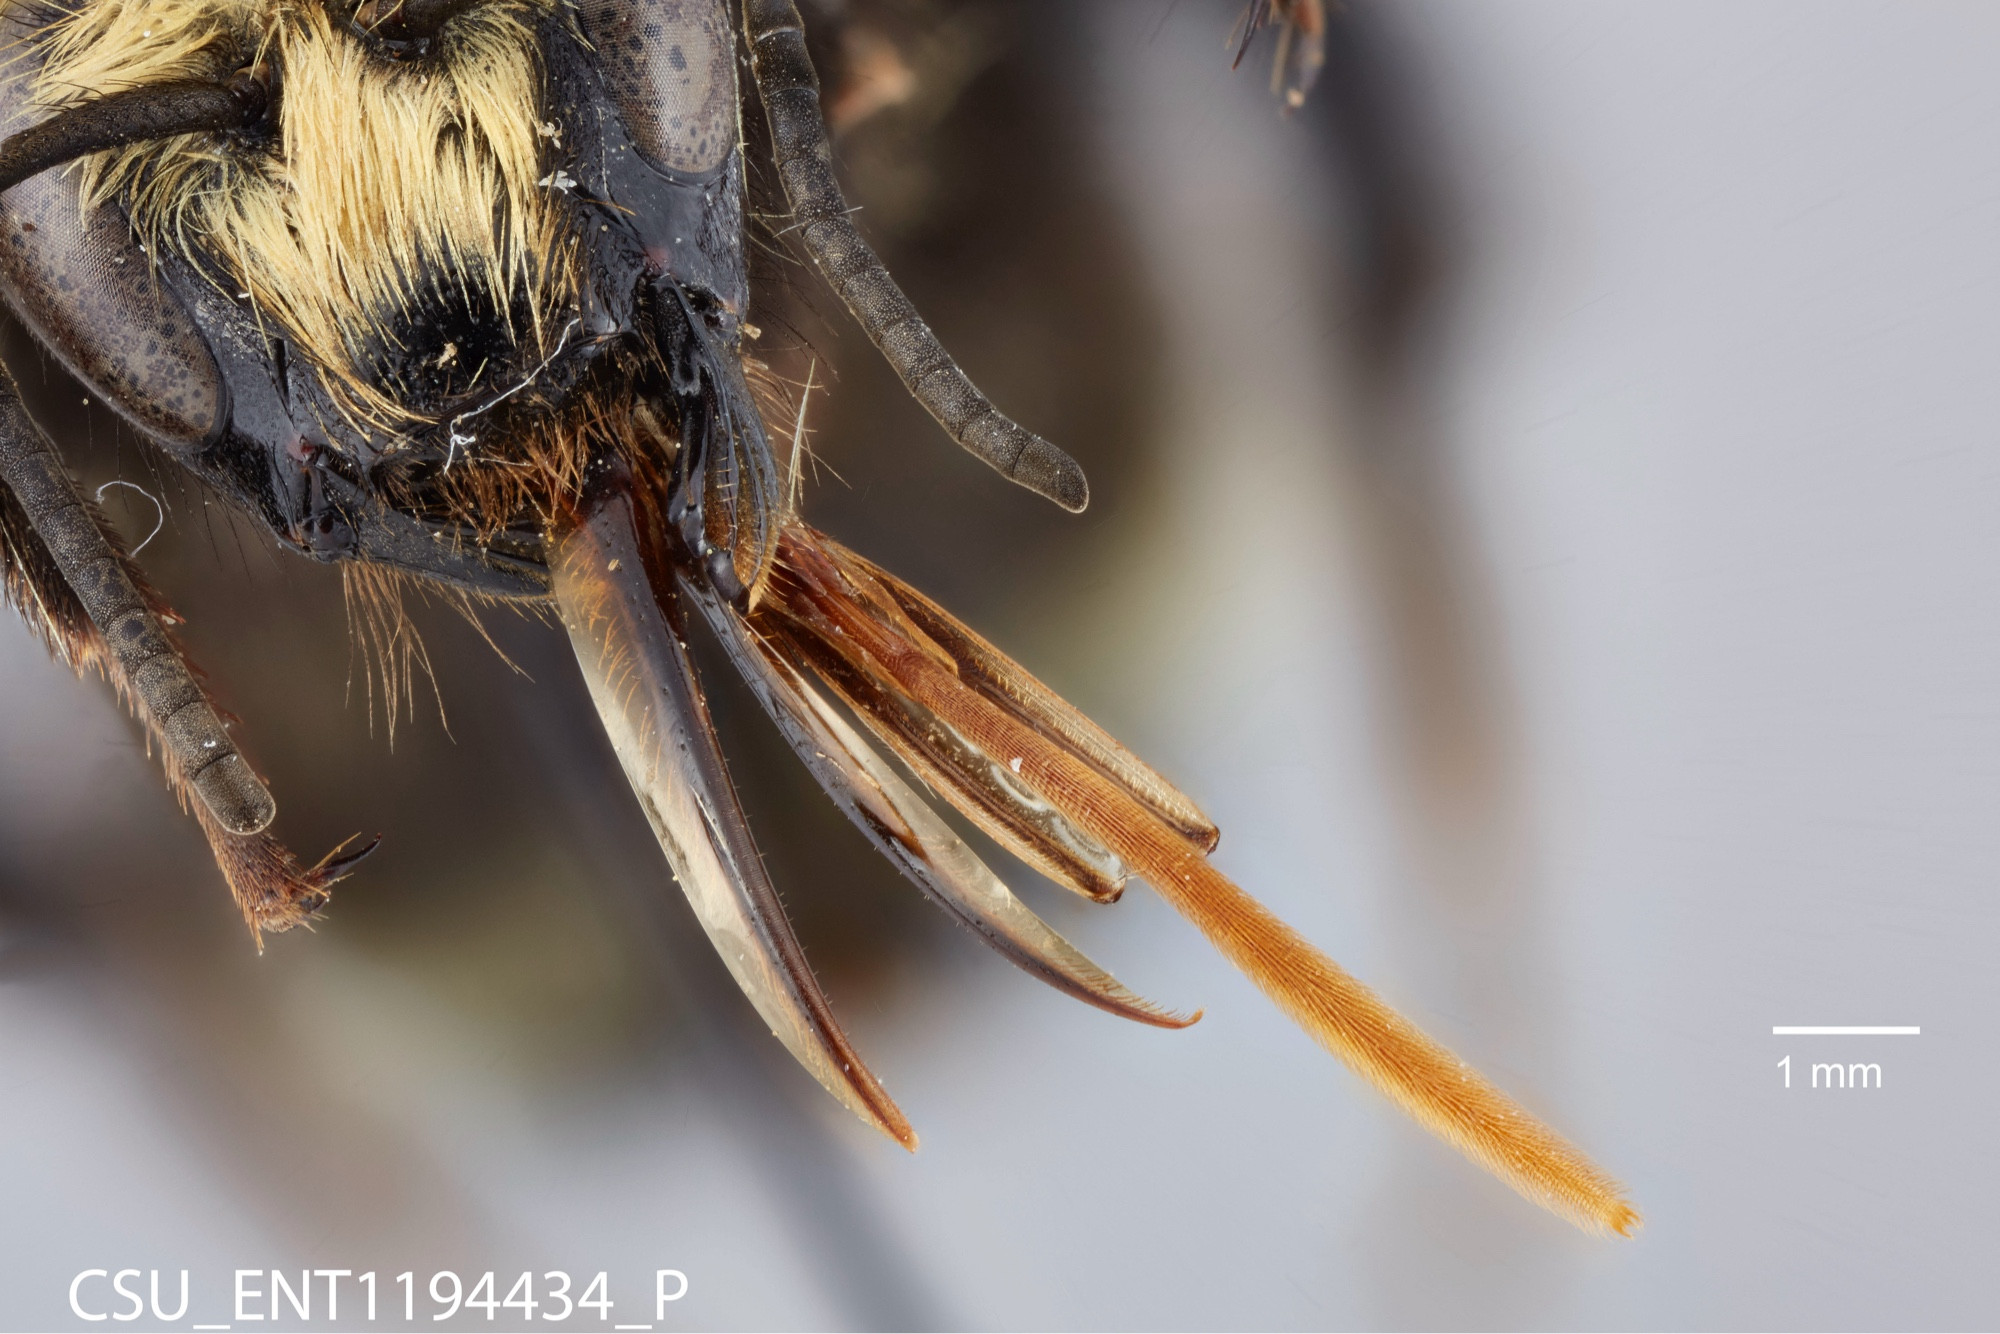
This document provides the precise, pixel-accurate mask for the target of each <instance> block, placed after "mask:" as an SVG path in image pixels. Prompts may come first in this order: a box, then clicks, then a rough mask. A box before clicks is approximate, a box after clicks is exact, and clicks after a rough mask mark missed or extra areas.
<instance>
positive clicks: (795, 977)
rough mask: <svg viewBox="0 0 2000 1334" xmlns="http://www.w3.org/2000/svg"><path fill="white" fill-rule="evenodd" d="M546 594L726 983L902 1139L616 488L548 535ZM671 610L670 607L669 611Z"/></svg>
mask: <svg viewBox="0 0 2000 1334" xmlns="http://www.w3.org/2000/svg"><path fill="white" fill-rule="evenodd" d="M553 554H554V559H553V560H552V561H551V562H550V564H551V565H552V567H553V568H554V571H555V594H556V602H557V605H558V606H559V607H560V608H561V612H562V619H563V625H564V626H565V627H566V628H567V629H568V631H569V635H570V643H571V644H572V646H573V647H574V648H575V650H576V658H577V662H578V664H579V665H580V666H581V667H582V669H583V674H584V679H585V680H586V681H587V682H588V683H589V686H590V695H591V699H592V700H593V701H595V703H596V705H597V712H598V716H599V717H600V718H601V719H602V720H603V722H604V728H605V731H606V732H607V733H608V734H609V735H610V738H611V744H612V746H613V748H614V749H615V750H616V751H617V752H618V759H619V762H620V763H621V764H622V765H623V766H624V768H625V776H626V777H627V778H628V779H629V780H630V781H631V784H632V790H633V791H634V792H635V793H636V794H637V795H638V797H639V802H640V805H642V806H643V807H644V808H645V811H646V818H647V819H648V820H650V821H651V822H652V825H653V831H654V833H656V834H657V835H658V836H659V840H660V847H661V848H662V850H664V851H665V853H666V855H667V861H668V863H669V864H670V865H671V866H672V867H673V871H674V877H675V879H677V880H678V881H679V882H680V886H681V889H682V891H683V892H684V893H685V894H686V895H687V897H688V902H689V904H691V905H692V906H693V908H694V910H695V915H696V916H697V917H698V918H700V919H701V924H702V927H703V929H704V930H706V931H707V932H708V937H709V940H710V941H711V942H712V943H713V944H714V945H715V949H716V952H717V953H718V954H720V955H721V956H722V961H723V963H724V964H725V965H727V967H728V968H729V972H730V975H731V976H733V977H734V978H735V979H736V984H737V985H738V986H739V987H741V988H742V989H743V994H744V995H745V996H747V997H749V999H750V1003H751V1004H752V1005H754V1006H756V1007H757V1012H758V1013H759V1014H760V1015H762V1016H763V1017H764V1021H765V1022H766V1023H768V1024H769V1025H770V1026H771V1031H772V1032H773V1033H774V1034H775V1035H776V1036H777V1038H778V1040H779V1041H780V1042H783V1043H784V1044H785V1046H786V1048H787V1049H789V1050H790V1051H791V1053H792V1055H793V1056H795V1057H797V1058H798V1061H799V1063H800V1064H801V1065H803V1066H805V1067H806V1069H808V1070H810V1071H811V1072H812V1074H813V1076H814V1077H815V1078H816V1079H818V1080H819V1082H820V1083H821V1084H823V1085H825V1086H826V1089H827V1091H828V1092H830V1093H832V1094H833V1095H834V1096H835V1097H836V1098H838V1099H840V1100H841V1102H843V1103H845V1104H846V1105H847V1107H848V1108H849V1109H850V1110H852V1111H853V1112H854V1113H855V1115H857V1116H859V1117H861V1118H862V1119H863V1120H864V1121H867V1122H869V1123H870V1124H871V1125H874V1126H876V1127H877V1128H878V1129H880V1130H881V1131H883V1133H885V1134H887V1135H888V1136H889V1137H890V1138H892V1139H894V1140H896V1141H897V1142H898V1143H899V1144H902V1145H903V1146H904V1147H905V1148H909V1149H914V1148H916V1144H917V1137H916V1134H915V1132H913V1131H912V1130H911V1129H910V1124H909V1122H908V1121H907V1120H905V1119H904V1116H903V1114H902V1112H901V1111H900V1110H898V1108H897V1107H896V1104H895V1103H894V1102H893V1101H891V1100H890V1098H889V1095H888V1094H887V1093H886V1092H885V1091H884V1090H883V1088H882V1085H881V1084H880V1083H879V1082H878V1081H877V1080H876V1078H875V1076H874V1075H873V1074H871V1073H870V1072H869V1070H868V1067H867V1066H866V1065H864V1064H862V1061H861V1057H860V1056H859V1055H858V1054H857V1053H856V1052H855V1050H854V1048H853V1046H852V1045H851V1044H850V1043H849V1042H848V1040H847V1035H846V1034H845V1033H843V1032H842V1031H841V1028H840V1025H839V1023H838V1022H836V1021H835V1019H834V1017H833V1012H832V1010H831V1009H830V1008H829V1006H828V1005H827V1002H826V997H825V995H824V994H823V993H822V992H821V991H820V988H819V983H818V982H817V981H816V980H815V979H814V977H813V975H812V971H811V969H810V968H808V967H807V966H806V960H805V954H804V953H803V951H801V950H800V948H799V943H798V940H797V938H796V937H795V936H794V935H793V934H792V930H791V926H790V924H789V923H788V922H787V921H786V920H785V914H784V909H783V907H782V906H781V905H780V903H779V902H778V896H777V892H776V890H775V889H773V888H772V885H771V881H770V878H769V876H768V875H767V874H766V872H765V870H764V863H763V859H762V858H761V857H759V856H758V853H757V849H756V846H755V844H754V843H753V842H752V841H751V837H750V830H749V826H748V824H747V823H746V822H745V820H744V818H743V811H742V807H741V806H740V805H739V803H738V802H737V799H736V791H735V788H734V786H733V785H732V784H731V783H730V781H729V774H728V770H727V769H726V767H725V766H724V763H723V759H722V751H721V748H720V747H719V746H718V745H717V743H716V739H715V733H714V729H713V728H712V726H711V725H710V723H709V717H708V708H707V705H706V704H705V703H704V701H703V698H702V694H701V687H700V685H699V683H698V682H697V681H696V679H695V675H694V669H693V664H692V663H691V662H689V660H688V657H687V650H686V647H685V646H684V645H683V643H682V642H681V637H680V633H679V631H680V626H679V624H678V617H677V616H674V615H673V609H674V607H675V605H676V604H675V602H674V591H673V588H672V586H671V584H669V583H667V582H666V581H665V580H664V579H662V580H660V581H659V582H658V585H657V589H658V595H656V585H655V582H654V581H653V580H652V579H649V577H648V562H647V561H646V559H645V553H644V551H643V550H642V547H641V543H640V538H639V533H638V529H637V527H636V525H635V522H634V516H633V507H632V502H631V500H630V498H629V497H628V496H627V495H625V494H624V493H623V492H614V493H613V494H611V495H609V496H607V497H606V498H604V499H603V500H602V501H601V502H600V503H599V504H598V505H597V507H596V508H595V510H594V512H593V513H591V514H590V515H589V516H587V517H586V518H585V519H583V520H582V522H580V523H579V524H578V526H577V527H576V528H575V529H573V530H572V531H571V532H569V533H567V534H565V535H563V536H562V537H561V538H560V539H559V540H558V541H557V543H556V545H555V550H554V553H553ZM670 617H671V618H672V619H670Z"/></svg>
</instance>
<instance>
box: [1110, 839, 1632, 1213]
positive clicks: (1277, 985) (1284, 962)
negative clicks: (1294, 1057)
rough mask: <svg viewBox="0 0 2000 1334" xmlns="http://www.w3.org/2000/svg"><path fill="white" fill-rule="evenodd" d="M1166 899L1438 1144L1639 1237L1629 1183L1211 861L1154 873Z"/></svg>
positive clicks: (1563, 1208)
mask: <svg viewBox="0 0 2000 1334" xmlns="http://www.w3.org/2000/svg"><path fill="white" fill-rule="evenodd" d="M1140 873H1141V874H1143V875H1145V876H1146V879H1147V882H1148V883H1149V884H1152V885H1153V886H1154V887H1155V888H1156V889H1157V890H1158V891H1159V893H1160V896H1161V897H1162V898H1164V899H1166V900H1167V902H1169V903H1171V904H1172V905H1173V906H1174V908H1175V909H1176V910H1177V911H1178V912H1179V913H1180V914H1181V915H1182V916H1183V917H1185V918H1187V919H1188V920H1189V921H1191V922H1193V923H1194V924H1195V925H1196V926H1197V927H1199V928H1200V929H1201V933H1202V934H1203V935H1205V936H1207V937H1208V939H1209V940H1210V942H1211V943H1213V944H1214V945H1215V947H1216V948H1217V949H1219V950H1220V951H1221V952H1222V953H1223V954H1224V955H1225V956H1226V957H1227V958H1228V959H1229V961H1230V962H1231V963H1233V964H1235V965H1236V966H1237V967H1238V968H1240V969H1241V970H1242V971H1243V972H1244V974H1245V975H1246V976H1248V977H1249V978H1250V980H1251V981H1252V982H1255V983H1256V984H1257V986H1258V988H1259V989H1260V990H1261V991H1263V992H1264V994H1265V995H1267V996H1269V997H1270V998H1271V999H1272V1000H1273V1001H1275V1002H1276V1003H1277V1005H1278V1008H1279V1009H1281V1010H1283V1011H1284V1012H1285V1013H1286V1014H1287V1015H1289V1016H1290V1017H1291V1019H1292V1021H1293V1022H1294V1023H1296V1024H1298V1026H1299V1027H1300V1028H1303V1029H1304V1030H1305V1031H1306V1032H1308V1033H1310V1034H1311V1035H1312V1036H1313V1037H1314V1039H1316V1040H1317V1041H1318V1042H1319V1044H1320V1045H1321V1046H1323V1047H1325V1048H1326V1049H1327V1050H1328V1051H1330V1052H1332V1053H1333V1054H1334V1055H1335V1056H1338V1057H1339V1058H1340V1059H1341V1060H1342V1061H1343V1062H1345V1063H1346V1065H1347V1066H1348V1068H1349V1069H1351V1070H1353V1071H1354V1072H1355V1073H1356V1074H1358V1075H1360V1076H1361V1077H1362V1078H1364V1079H1366V1080H1367V1081H1368V1082H1369V1083H1371V1084H1373V1085H1374V1086H1375V1087H1376V1088H1378V1089H1380V1090H1381V1091H1382V1092H1383V1093H1385V1094H1387V1095H1388V1097H1389V1098H1390V1100H1391V1101H1393V1102H1394V1103H1395V1104H1396V1105H1397V1106H1399V1107H1401V1108H1402V1109H1403V1110H1404V1111H1406V1112H1408V1113H1409V1114H1410V1115H1411V1116H1412V1117H1414V1118H1416V1120H1417V1121H1419V1122H1420V1123H1422V1124H1423V1126H1424V1127H1425V1128H1426V1129H1428V1130H1430V1131H1431V1133H1432V1134H1434V1135H1436V1136H1437V1137H1438V1138H1440V1139H1442V1140H1444V1141H1446V1142H1447V1143H1449V1144H1452V1145H1454V1146H1455V1147H1456V1148H1457V1149H1458V1150H1459V1151H1460V1152H1461V1153H1463V1154H1465V1156H1466V1157H1468V1158H1470V1159H1472V1160H1473V1161H1474V1162H1476V1163H1478V1164H1479V1165H1480V1166H1482V1167H1484V1168H1486V1170H1487V1171H1489V1172H1491V1173H1493V1175H1495V1176H1497V1177H1499V1178H1500V1179H1501V1180H1502V1181H1505V1182H1506V1183H1507V1184H1508V1185H1510V1186H1512V1187H1513V1188H1514V1189H1515V1190H1517V1191H1519V1192H1520V1193H1521V1194H1522V1195H1524V1196H1526V1197H1527V1198H1528V1199H1530V1200H1533V1201H1534V1202H1535V1203H1537V1204H1540V1205H1543V1206H1545V1207H1546V1208H1548V1209H1551V1210H1553V1211H1554V1212H1556V1213H1558V1214H1561V1215H1562V1216H1563V1217H1565V1218H1567V1219H1569V1220H1570V1221H1571V1222H1573V1223H1575V1224H1576V1225H1577V1226H1579V1227H1582V1228H1586V1229H1596V1230H1603V1231H1609V1232H1616V1233H1618V1234H1619V1235H1620V1236H1627V1237H1629V1236H1631V1235H1632V1229H1633V1228H1634V1227H1636V1226H1638V1224H1639V1221H1640V1219H1639V1214H1638V1212H1637V1211H1636V1210H1634V1209H1633V1208H1632V1206H1631V1205H1629V1204H1627V1203H1626V1202H1625V1199H1624V1197H1623V1195H1622V1194H1621V1193H1620V1188H1619V1186H1618V1183H1617V1182H1615V1181H1613V1180H1612V1179H1611V1178H1610V1177H1608V1176H1606V1175H1605V1173H1604V1172H1603V1171H1602V1170H1601V1169H1600V1168H1598V1166H1597V1165H1596V1164H1595V1163H1592V1162H1591V1161H1590V1160H1589V1159H1588V1158H1586V1157H1584V1155H1583V1154H1582V1153H1581V1152H1580V1151H1579V1150H1577V1149H1576V1148H1575V1146H1573V1145H1571V1144H1570V1143H1569V1142H1568V1141H1567V1140H1565V1139H1563V1138H1562V1136H1560V1135H1558V1134H1556V1132H1555V1131H1553V1130H1551V1129H1550V1128H1549V1127H1548V1126H1546V1125H1544V1124H1542V1122H1540V1121H1539V1120H1537V1119H1536V1118H1535V1117H1534V1116H1532V1115H1530V1114H1529V1113H1528V1112H1527V1111H1526V1110H1524V1109H1523V1108H1522V1107H1521V1105H1520V1104H1519V1103H1517V1102H1515V1101H1514V1100H1513V1099H1512V1098H1510V1097H1508V1096H1507V1095H1506V1094H1505V1093H1502V1092H1501V1091H1500V1090H1499V1089H1497V1088H1495V1087H1494V1086H1493V1085H1492V1084H1491V1083H1489V1082H1487V1080H1486V1078H1485V1077H1484V1076H1482V1075H1481V1074H1480V1073H1479V1072H1478V1071H1477V1070H1474V1069H1473V1068H1472V1067H1471V1066H1469V1065H1467V1064H1466V1063H1465V1062H1464V1061H1461V1060H1460V1059H1459V1058H1458V1057H1457V1056H1455V1055H1453V1054H1452V1053H1451V1052H1450V1051H1449V1050H1448V1049H1446V1048H1445V1047H1443V1046H1442V1045H1440V1044H1439V1043H1437V1042H1435V1041H1433V1040H1432V1039H1431V1038H1429V1037H1428V1036H1426V1035H1425V1034H1424V1033H1423V1032H1422V1031H1421V1030H1419V1029H1418V1028H1417V1026H1416V1025H1414V1024H1412V1023H1411V1022H1410V1021H1409V1020H1407V1019H1405V1018H1403V1016H1402V1015H1400V1014H1398V1013H1396V1011H1395V1010H1393V1009H1391V1008H1390V1007H1389V1006H1388V1005H1387V1004H1386V1003H1385V1002H1384V1001H1383V1000H1382V998H1381V997H1379V996H1377V995H1376V994H1375V993H1374V992H1373V991H1371V990H1369V989H1368V988H1367V987H1365V986H1363V985H1362V984H1361V983H1360V982H1358V981H1356V980H1355V979H1354V978H1353V977H1352V976H1351V975H1350V974H1349V973H1348V972H1347V971H1346V970H1345V969H1343V968H1342V967H1341V966H1340V965H1339V964H1337V963H1335V962H1334V961H1333V960H1331V959H1329V958H1327V957H1326V955H1324V954H1322V953H1321V952H1320V951H1319V950H1318V949H1316V948H1314V947H1313V945H1312V944H1311V943H1310V942H1309V941H1307V940H1306V939H1305V937H1303V936H1301V935H1300V934H1299V933H1298V932H1296V931H1294V930H1293V929H1292V928H1291V927H1289V926H1287V925H1285V923H1284V922H1282V921H1280V920H1279V919H1278V917H1277V915H1276V914H1274V913H1273V912H1272V911H1271V910H1270V909H1269V908H1266V907H1265V906H1264V905H1263V904H1261V903H1259V902H1257V900H1256V899H1254V898H1252V897H1250V896H1249V895H1248V894H1246V893H1244V892H1243V890H1242V889H1240V888H1238V887H1237V886H1236V885H1235V884H1233V883H1232V882H1231V881H1229V880H1228V879H1227V878H1225V877H1224V876H1223V875H1222V873H1221V872H1219V871H1217V870H1216V869H1215V868H1214V867H1213V866H1210V865H1209V864H1208V862H1207V861H1206V860H1205V859H1202V858H1193V857H1190V858H1186V859H1184V860H1183V861H1182V862H1181V863H1180V864H1179V865H1178V866H1175V867H1173V868H1171V869H1167V868H1160V869H1159V870H1158V871H1156V870H1155V868H1152V867H1146V866H1142V867H1141V868H1140Z"/></svg>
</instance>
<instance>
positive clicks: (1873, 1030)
mask: <svg viewBox="0 0 2000 1334" xmlns="http://www.w3.org/2000/svg"><path fill="white" fill-rule="evenodd" d="M1923 1031H1924V1030H1923V1029H1921V1028H1919V1027H1917V1026H1916V1025H1915V1024H1911V1025H1910V1026H1909V1027H1907V1028H1896V1027H1890V1026H1884V1025H1879V1024H1878V1025H1874V1026H1870V1025H1867V1024H1821V1025H1816V1026H1815V1025H1806V1026H1804V1027H1793V1028H1787V1027H1785V1026H1784V1025H1782V1024H1778V1025H1774V1026H1773V1027H1772V1029H1771V1034H1772V1036H1774V1037H1781V1038H1832V1037H1851V1038H1901V1037H1910V1038H1913V1037H1916V1036H1917V1035H1918V1034H1919V1033H1922V1032H1923Z"/></svg>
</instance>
